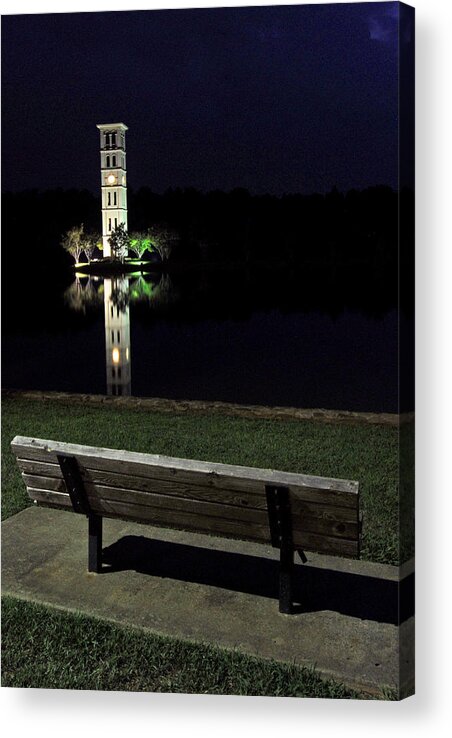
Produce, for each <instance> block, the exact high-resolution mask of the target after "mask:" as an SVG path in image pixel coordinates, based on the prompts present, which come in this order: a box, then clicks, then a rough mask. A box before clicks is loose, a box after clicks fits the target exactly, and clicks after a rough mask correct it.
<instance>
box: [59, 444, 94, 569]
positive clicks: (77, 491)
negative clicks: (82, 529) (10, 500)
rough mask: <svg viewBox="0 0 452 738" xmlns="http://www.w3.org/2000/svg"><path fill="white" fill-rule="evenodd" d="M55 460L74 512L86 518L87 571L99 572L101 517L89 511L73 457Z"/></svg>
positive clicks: (60, 455)
mask: <svg viewBox="0 0 452 738" xmlns="http://www.w3.org/2000/svg"><path fill="white" fill-rule="evenodd" d="M57 459H58V463H59V465H60V468H61V472H62V474H63V478H64V481H65V484H66V489H67V491H68V493H69V497H70V498H71V502H72V508H73V510H74V512H76V513H79V514H81V515H86V516H87V518H88V571H95V572H99V571H100V570H101V568H102V516H101V515H97V514H96V513H93V512H92V511H91V507H90V504H89V500H88V495H87V494H86V489H85V485H84V483H83V479H82V475H81V473H80V469H79V466H78V462H77V459H76V458H75V456H70V455H68V454H58V455H57Z"/></svg>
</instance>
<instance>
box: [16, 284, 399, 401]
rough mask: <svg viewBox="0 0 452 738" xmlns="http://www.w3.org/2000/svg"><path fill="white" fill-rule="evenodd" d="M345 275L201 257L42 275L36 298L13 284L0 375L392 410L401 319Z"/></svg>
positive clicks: (56, 385)
mask: <svg viewBox="0 0 452 738" xmlns="http://www.w3.org/2000/svg"><path fill="white" fill-rule="evenodd" d="M352 277H353V275H351V276H350V279H351V278H352ZM352 281H353V285H354V288H353V289H352V288H347V289H344V286H343V285H344V281H343V276H342V275H341V279H340V280H336V281H331V282H330V283H327V282H326V281H325V279H324V280H323V282H321V283H320V282H319V281H318V280H317V281H316V279H314V278H310V276H309V274H306V273H300V272H298V273H295V274H293V275H292V274H291V273H290V272H285V273H284V274H280V273H278V272H276V271H272V272H271V273H269V272H265V273H263V272H257V271H256V270H249V271H246V270H242V271H232V270H230V271H214V270H210V271H209V270H207V269H206V270H203V271H196V270H184V272H183V273H182V272H181V273H179V272H174V273H172V274H171V276H170V275H168V274H159V273H156V274H154V273H152V274H138V273H136V274H128V275H122V276H115V277H113V276H111V277H110V278H109V279H105V280H104V279H103V278H102V277H95V276H91V277H89V276H88V275H83V274H77V275H76V277H75V278H74V279H73V281H72V283H71V284H70V286H69V287H63V289H62V288H61V287H59V286H58V284H57V283H55V282H53V281H51V280H49V281H47V282H45V283H44V282H43V283H42V285H40V286H39V293H38V299H36V296H37V293H36V289H30V290H27V291H22V292H21V295H20V300H19V299H17V300H15V297H16V294H17V293H14V292H12V293H11V294H10V297H9V303H8V304H9V312H7V313H6V315H7V318H8V319H9V320H8V321H7V324H6V330H4V331H3V335H2V347H3V354H2V375H3V376H2V380H3V387H4V388H11V389H14V388H17V389H30V390H33V389H37V390H55V391H63V392H79V393H92V394H105V393H111V394H113V393H115V394H116V395H118V394H121V395H128V394H133V395H135V396H137V397H167V398H170V399H179V400H207V401H209V400H210V401H216V400H218V401H223V402H235V403H242V404H256V405H283V406H284V405H285V406H294V407H305V408H307V407H323V408H331V409H344V410H364V411H375V412H383V411H386V412H397V407H398V394H397V393H398V335H399V326H400V325H403V320H404V318H403V316H402V317H400V316H398V314H397V311H396V310H395V309H394V307H393V305H392V304H391V303H390V300H388V299H387V294H388V293H387V292H385V291H384V290H382V289H381V288H380V287H381V286H380V285H379V284H374V285H373V284H372V282H370V281H368V282H364V281H359V280H358V281H354V280H352ZM319 285H321V288H322V289H319ZM338 285H339V287H338ZM360 286H361V287H362V289H361V291H360V292H359V293H357V288H358V287H360ZM34 287H35V285H34ZM377 288H378V289H377ZM11 305H14V309H13V308H12V307H11ZM112 309H113V314H112ZM118 309H119V312H118ZM4 327H5V326H4ZM118 332H119V336H118ZM132 364H133V366H132Z"/></svg>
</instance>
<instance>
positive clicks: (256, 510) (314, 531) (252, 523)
mask: <svg viewBox="0 0 452 738" xmlns="http://www.w3.org/2000/svg"><path fill="white" fill-rule="evenodd" d="M11 445H12V449H13V451H14V453H15V454H16V456H17V461H18V464H19V468H20V470H21V472H22V477H23V480H24V482H25V484H26V486H27V492H28V494H29V496H30V498H31V499H32V500H34V501H35V503H37V504H39V505H45V506H49V507H58V508H63V509H66V510H73V511H74V512H76V513H81V514H84V515H86V516H87V517H88V540H89V544H88V569H89V571H94V572H98V571H100V569H101V566H102V518H103V517H108V518H121V519H124V520H131V521H136V522H139V523H149V524H151V525H157V526H163V527H167V528H179V529H183V530H191V531H196V532H201V533H209V534H212V535H215V536H222V537H225V538H239V539H244V540H251V541H258V542H260V543H263V544H267V545H268V544H272V545H273V546H274V547H276V548H279V549H280V581H279V609H280V612H284V613H289V612H290V611H291V608H292V571H293V564H294V551H298V552H299V553H300V555H301V557H302V559H303V560H306V559H305V557H304V553H303V552H304V551H315V552H318V553H325V554H332V555H334V556H347V557H354V558H356V557H358V556H359V543H360V521H359V488H358V483H357V482H352V481H346V480H341V479H326V478H323V477H312V476H305V475H303V474H292V473H287V472H279V471H271V470H267V469H257V468H256V469H255V468H253V467H244V466H231V465H228V464H214V463H210V462H204V461H191V460H188V459H177V458H171V457H168V456H158V455H152V454H141V453H134V452H130V451H115V450H111V449H105V448H96V447H91V446H78V445H76V444H72V443H58V442H55V441H45V440H41V439H38V438H24V437H21V436H16V438H14V440H13V441H12V444H11Z"/></svg>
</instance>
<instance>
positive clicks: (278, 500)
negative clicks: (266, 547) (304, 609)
mask: <svg viewBox="0 0 452 738" xmlns="http://www.w3.org/2000/svg"><path fill="white" fill-rule="evenodd" d="M265 493H266V496H267V510H268V521H269V525H270V536H271V541H272V546H273V547H274V548H279V612H281V613H284V614H286V615H289V614H290V613H291V612H292V604H293V595H292V589H293V587H292V580H293V568H294V560H293V559H294V547H293V540H292V519H291V513H290V498H289V489H288V487H276V486H273V485H266V487H265Z"/></svg>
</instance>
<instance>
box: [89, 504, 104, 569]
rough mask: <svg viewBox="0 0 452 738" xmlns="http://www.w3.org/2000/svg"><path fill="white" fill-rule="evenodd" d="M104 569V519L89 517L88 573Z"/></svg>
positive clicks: (94, 516)
mask: <svg viewBox="0 0 452 738" xmlns="http://www.w3.org/2000/svg"><path fill="white" fill-rule="evenodd" d="M101 569H102V517H101V516H100V515H95V514H94V513H91V514H90V515H88V571H95V572H100V570H101Z"/></svg>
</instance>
